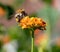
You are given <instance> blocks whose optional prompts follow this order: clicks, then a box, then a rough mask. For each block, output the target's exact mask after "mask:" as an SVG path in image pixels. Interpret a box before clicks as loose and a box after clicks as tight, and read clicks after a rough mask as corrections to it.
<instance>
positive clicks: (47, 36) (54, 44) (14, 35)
mask: <svg viewBox="0 0 60 52" xmlns="http://www.w3.org/2000/svg"><path fill="white" fill-rule="evenodd" d="M57 3H58V4H57ZM59 5H60V1H59V0H0V52H5V51H3V50H4V48H3V47H4V45H5V44H6V42H4V40H7V39H9V38H10V40H9V41H8V44H10V42H14V41H15V40H16V41H17V43H16V42H14V44H15V43H16V44H17V48H16V52H31V35H30V32H29V29H27V30H22V29H21V27H19V26H18V25H17V22H16V21H15V18H14V14H15V11H16V10H18V9H22V8H23V9H25V11H26V13H27V14H28V15H29V16H30V17H31V16H34V17H40V18H42V19H43V20H44V21H46V23H47V27H46V29H47V30H46V31H44V32H42V34H41V33H39V32H40V31H39V32H38V30H37V31H36V32H35V34H37V35H35V38H34V52H60V6H59ZM6 36H7V38H5V37H6ZM7 48H8V45H7ZM7 48H6V50H7ZM42 50H43V51H42Z"/></svg>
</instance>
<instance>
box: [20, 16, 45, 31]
mask: <svg viewBox="0 0 60 52" xmlns="http://www.w3.org/2000/svg"><path fill="white" fill-rule="evenodd" d="M19 26H21V27H22V28H23V29H25V28H40V29H42V30H45V29H46V28H45V27H46V23H45V22H44V21H43V20H42V19H41V18H37V17H31V18H30V17H29V16H26V17H24V18H22V19H21V21H20V23H19Z"/></svg>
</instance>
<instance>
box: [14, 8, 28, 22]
mask: <svg viewBox="0 0 60 52" xmlns="http://www.w3.org/2000/svg"><path fill="white" fill-rule="evenodd" d="M25 16H27V13H26V12H25V11H24V9H19V10H17V11H16V14H15V17H16V21H17V22H20V20H21V19H22V18H24V17H25Z"/></svg>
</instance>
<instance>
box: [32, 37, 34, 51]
mask: <svg viewBox="0 0 60 52" xmlns="http://www.w3.org/2000/svg"><path fill="white" fill-rule="evenodd" d="M33 48H34V38H32V46H31V52H33V51H34V49H33Z"/></svg>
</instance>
